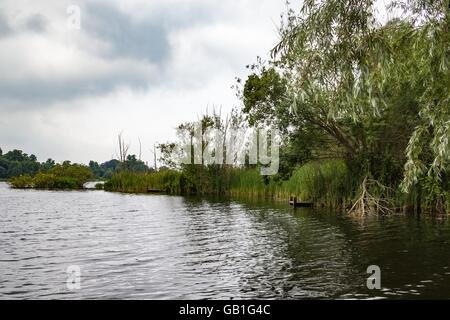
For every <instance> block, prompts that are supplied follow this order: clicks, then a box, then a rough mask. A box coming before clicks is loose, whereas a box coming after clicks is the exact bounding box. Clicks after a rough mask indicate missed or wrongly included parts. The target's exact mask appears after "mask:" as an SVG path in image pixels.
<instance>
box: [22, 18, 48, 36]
mask: <svg viewBox="0 0 450 320" xmlns="http://www.w3.org/2000/svg"><path fill="white" fill-rule="evenodd" d="M47 24H48V21H47V18H46V17H45V16H43V15H41V14H34V15H32V16H31V17H29V18H28V19H27V21H26V23H25V28H26V29H27V30H30V31H34V32H44V31H45V30H46V28H47Z"/></svg>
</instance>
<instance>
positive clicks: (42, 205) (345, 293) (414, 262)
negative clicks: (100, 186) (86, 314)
mask: <svg viewBox="0 0 450 320" xmlns="http://www.w3.org/2000/svg"><path fill="white" fill-rule="evenodd" d="M449 249H450V223H449V221H448V220H446V219H441V220H439V219H430V218H421V219H417V218H411V217H404V216H395V217H389V218H371V219H367V220H365V221H355V220H352V219H350V218H348V217H345V216H342V215H339V214H335V213H330V212H318V211H312V210H309V209H297V210H295V211H294V210H293V209H291V208H290V207H289V206H286V205H284V204H283V205H279V204H278V205H277V204H273V203H268V202H242V201H224V200H220V201H219V200H214V199H210V200H201V199H197V198H183V197H174V196H165V195H123V194H115V193H106V192H103V191H72V192H57V191H55V192H49V191H36V190H11V189H9V188H8V187H7V185H6V184H5V183H0V298H1V299H6V298H38V299H44V298H61V299H68V298H105V299H108V298H128V299H131V298H145V299H199V298H206V299H220V298H223V299H229V298H234V299H239V298H243V299H247V298H275V299H290V298H395V297H400V298H417V297H421V298H450V268H449V266H450V264H449V262H450V250H449ZM373 264H375V265H378V266H380V268H381V285H382V289H381V290H368V289H367V288H366V279H367V277H368V276H369V275H368V274H366V269H367V267H368V266H369V265H373ZM72 265H77V266H79V267H80V268H81V289H79V290H74V291H71V290H68V289H67V287H66V281H67V273H66V270H67V267H69V266H72Z"/></svg>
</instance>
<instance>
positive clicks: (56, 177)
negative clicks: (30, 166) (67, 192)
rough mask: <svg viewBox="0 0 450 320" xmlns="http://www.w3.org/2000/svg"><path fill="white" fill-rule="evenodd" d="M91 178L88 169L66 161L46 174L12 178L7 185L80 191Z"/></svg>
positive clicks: (40, 173)
mask: <svg viewBox="0 0 450 320" xmlns="http://www.w3.org/2000/svg"><path fill="white" fill-rule="evenodd" d="M92 177H93V175H92V172H91V170H90V169H89V167H86V166H84V165H80V164H71V163H70V162H69V161H66V162H64V163H63V164H57V165H55V166H54V167H53V168H52V169H50V170H48V172H39V173H37V174H36V175H34V176H29V175H21V176H18V177H12V178H11V179H10V180H9V183H10V184H11V186H12V187H14V188H37V189H82V188H83V185H84V184H85V183H86V182H87V181H88V180H89V179H91V178H92Z"/></svg>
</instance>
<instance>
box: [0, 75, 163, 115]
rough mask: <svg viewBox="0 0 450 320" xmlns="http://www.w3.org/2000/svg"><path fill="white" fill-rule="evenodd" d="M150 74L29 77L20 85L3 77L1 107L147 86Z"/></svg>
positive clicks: (0, 94) (20, 106)
mask: <svg viewBox="0 0 450 320" xmlns="http://www.w3.org/2000/svg"><path fill="white" fill-rule="evenodd" d="M150 76H151V75H147V74H145V73H141V74H135V73H128V74H126V73H120V74H117V73H115V74H114V73H112V74H109V75H107V76H104V77H100V78H99V77H96V78H92V79H89V78H84V79H77V80H71V81H58V80H55V81H51V80H50V81H39V80H36V79H29V80H25V81H22V82H21V83H20V84H18V83H9V82H7V81H3V82H2V81H1V80H0V110H7V109H10V108H15V109H17V108H27V109H29V108H33V107H35V108H38V107H42V106H45V105H48V104H51V103H53V102H55V101H60V100H69V99H72V98H79V97H89V96H96V95H100V94H104V93H108V92H110V91H112V90H113V89H114V88H117V87H119V86H131V87H134V88H137V89H139V88H141V89H144V88H146V87H147V86H148V84H149V82H150V81H151V78H150ZM154 80H155V81H156V79H154ZM17 102H20V103H17Z"/></svg>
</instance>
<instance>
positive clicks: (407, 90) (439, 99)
mask: <svg viewBox="0 0 450 320" xmlns="http://www.w3.org/2000/svg"><path fill="white" fill-rule="evenodd" d="M390 8H391V9H395V10H400V9H401V10H403V11H404V12H403V14H404V15H403V16H407V17H408V18H407V19H399V18H396V19H393V20H390V21H388V22H387V23H384V24H382V23H381V22H380V21H378V20H377V15H376V7H375V1H373V0H361V1H352V0H344V1H342V0H328V1H317V0H305V1H304V3H303V5H302V7H301V9H300V11H299V13H296V12H294V11H293V10H290V11H288V13H287V15H286V17H285V19H284V20H283V24H282V26H281V28H280V35H281V41H280V43H279V44H278V45H277V46H276V47H275V48H274V49H273V51H272V53H273V57H274V60H275V61H276V65H277V66H278V67H279V68H280V70H282V72H283V73H284V76H285V77H286V79H288V81H287V83H288V84H289V85H288V89H287V94H288V95H290V96H291V100H292V101H293V104H294V106H295V108H294V109H295V110H296V115H297V116H300V117H301V118H302V120H304V121H306V122H309V123H312V124H315V125H316V126H318V127H320V128H321V129H323V131H324V132H326V133H328V134H329V135H330V136H331V137H333V138H334V139H335V141H336V142H337V143H338V144H339V145H340V146H341V147H342V148H343V150H345V154H346V157H347V158H348V159H357V160H358V161H359V162H360V163H363V164H364V163H366V162H367V161H366V160H367V159H365V158H366V157H367V155H368V154H370V153H371V152H372V154H376V153H377V152H378V153H379V152H381V151H380V150H382V149H380V148H376V146H377V145H379V143H378V144H377V143H374V142H373V132H374V130H375V131H376V130H377V129H376V126H374V124H377V125H381V126H382V127H383V130H382V131H380V132H378V138H379V137H380V136H382V135H383V134H386V133H389V131H388V130H387V129H386V128H387V126H386V125H385V122H386V121H391V122H392V120H393V119H394V120H395V117H399V123H398V126H402V125H403V124H404V122H405V121H406V122H408V118H407V117H405V115H404V113H408V112H409V113H411V114H412V115H413V117H412V118H413V119H412V120H411V121H410V122H408V123H407V126H406V127H405V130H404V131H403V136H406V139H407V141H406V142H405V143H404V147H403V149H401V153H403V154H404V156H403V160H404V163H403V164H404V176H403V183H402V187H403V190H404V191H410V190H411V188H412V187H413V186H414V185H415V184H416V183H417V182H418V181H420V180H421V179H423V177H424V175H425V174H426V173H428V175H429V176H430V177H431V178H432V180H433V181H435V182H436V181H437V182H439V181H440V179H441V177H442V175H445V174H446V170H447V168H448V160H449V145H448V136H449V124H450V122H449V110H450V108H449V101H450V100H449V90H448V88H450V83H449V81H450V74H449V48H450V41H449V36H450V32H449V0H441V1H426V0H417V1H408V2H405V3H397V2H395V3H392V4H391V5H390ZM380 119H383V121H380ZM391 127H393V126H392V125H391ZM391 131H392V130H391ZM380 133H381V135H380ZM399 137H400V135H399ZM399 139H401V137H400V138H399ZM383 140H384V141H383V142H384V143H385V144H387V143H390V144H393V145H395V144H396V141H395V140H396V139H394V138H393V137H387V136H385V137H383ZM389 140H391V141H389ZM397 144H398V143H397ZM399 146H402V144H399ZM385 150H387V151H386V153H387V154H386V155H385V157H386V158H387V157H390V156H394V157H395V153H397V151H398V149H392V147H389V148H385ZM383 152H384V151H383ZM374 159H375V160H373V159H372V161H371V163H370V161H369V165H367V166H366V167H365V168H364V169H365V170H366V171H368V172H367V173H371V172H370V171H371V168H370V166H376V165H377V162H378V161H377V158H374ZM372 173H373V172H372Z"/></svg>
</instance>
